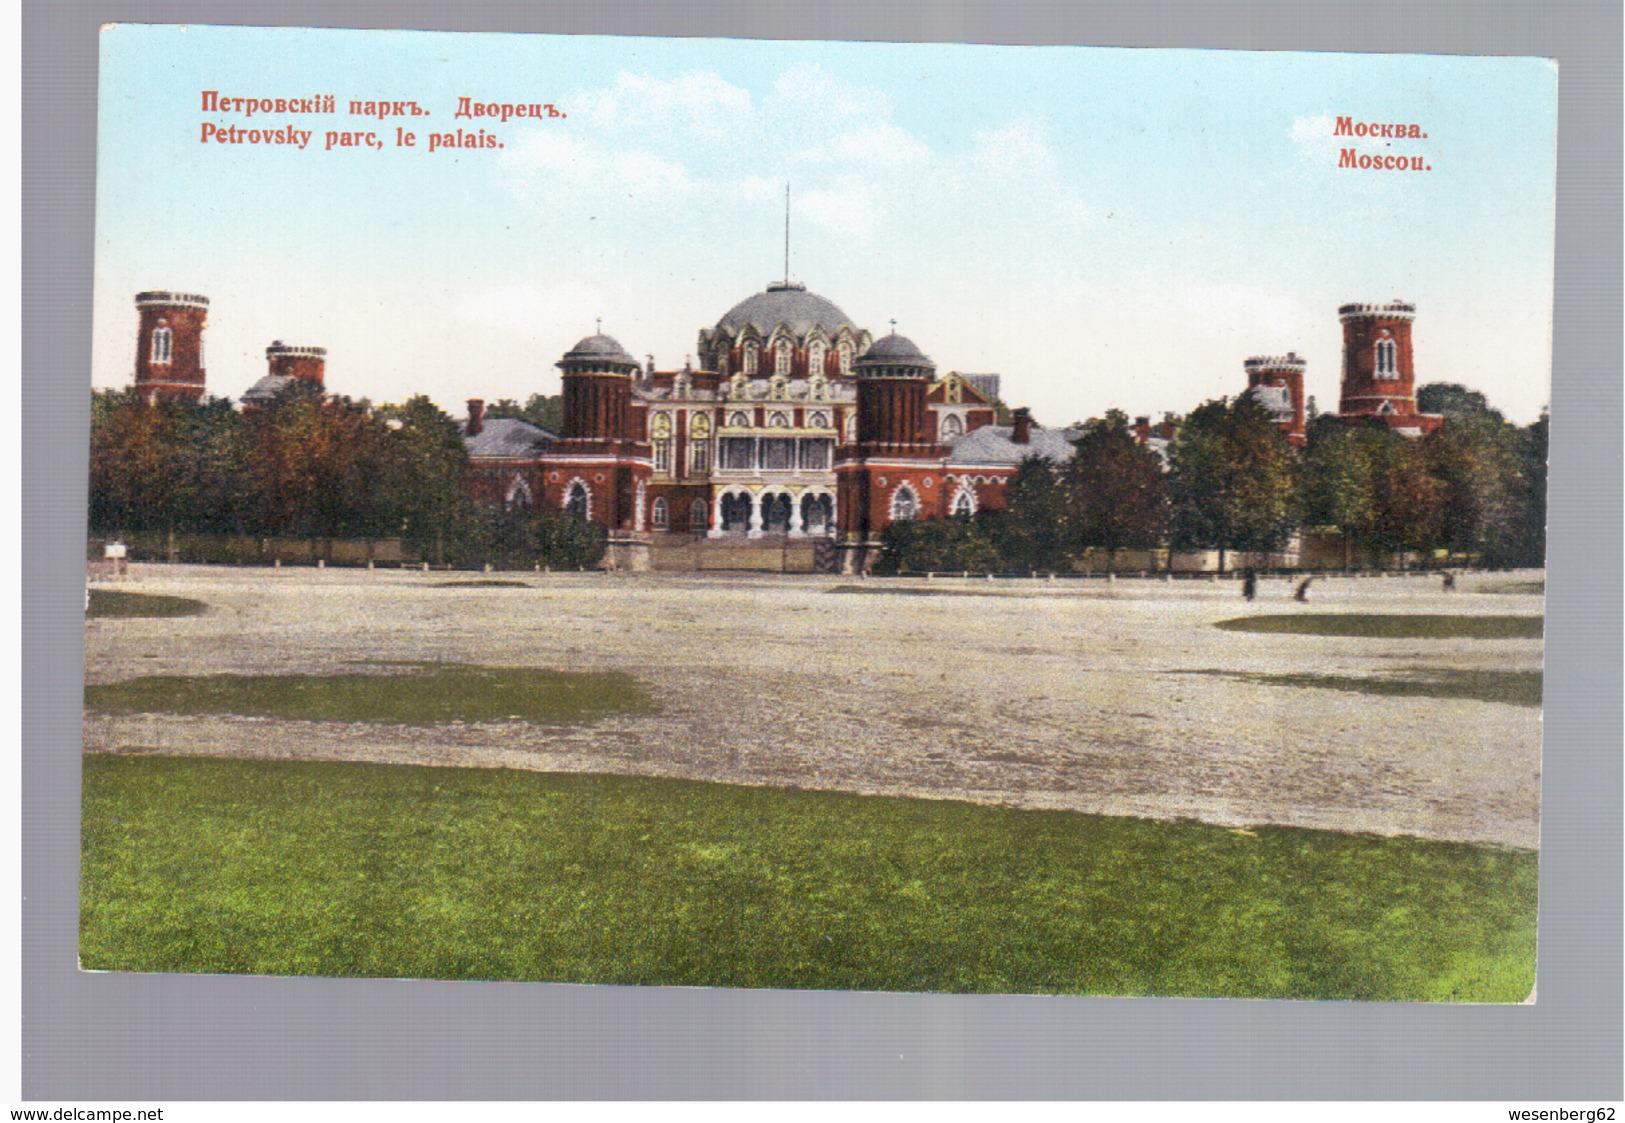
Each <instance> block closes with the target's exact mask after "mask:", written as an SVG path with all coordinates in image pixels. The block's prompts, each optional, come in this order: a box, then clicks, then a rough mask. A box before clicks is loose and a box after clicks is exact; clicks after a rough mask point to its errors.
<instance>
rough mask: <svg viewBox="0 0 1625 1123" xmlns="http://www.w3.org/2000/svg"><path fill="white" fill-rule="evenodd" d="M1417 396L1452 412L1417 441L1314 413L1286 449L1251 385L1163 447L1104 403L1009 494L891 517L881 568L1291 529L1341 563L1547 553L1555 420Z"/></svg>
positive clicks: (1030, 463) (1424, 405)
mask: <svg viewBox="0 0 1625 1123" xmlns="http://www.w3.org/2000/svg"><path fill="white" fill-rule="evenodd" d="M1417 405H1418V408H1419V409H1420V410H1422V411H1423V412H1427V413H1439V414H1443V415H1444V417H1445V423H1444V424H1443V425H1442V426H1441V427H1440V428H1439V429H1438V430H1436V431H1435V432H1433V433H1430V434H1428V435H1427V436H1424V437H1422V438H1420V439H1412V438H1407V437H1404V436H1401V435H1400V434H1399V433H1397V432H1395V431H1394V430H1393V429H1391V428H1389V427H1388V426H1387V425H1384V424H1382V423H1381V422H1380V421H1375V420H1373V421H1345V420H1343V419H1341V418H1339V417H1336V416H1333V415H1325V416H1318V417H1313V418H1312V419H1311V420H1310V422H1309V424H1308V427H1307V437H1308V442H1307V445H1306V446H1305V447H1304V448H1303V449H1302V450H1298V449H1295V448H1293V447H1292V446H1291V444H1290V443H1288V441H1287V440H1286V438H1285V436H1284V435H1283V434H1282V433H1281V431H1280V430H1279V429H1278V428H1277V427H1276V425H1275V423H1274V422H1273V421H1272V420H1271V418H1270V415H1269V414H1268V412H1266V411H1265V410H1264V409H1263V407H1262V406H1260V405H1259V404H1258V402H1257V401H1256V400H1255V399H1254V398H1252V397H1251V396H1250V395H1245V394H1244V395H1241V396H1240V397H1237V398H1235V399H1222V400H1217V401H1210V402H1207V403H1205V404H1204V405H1201V406H1199V407H1197V408H1196V409H1195V410H1192V411H1191V413H1190V414H1188V415H1187V416H1186V417H1184V418H1183V419H1176V434H1177V435H1176V436H1175V438H1174V440H1173V442H1172V444H1171V445H1170V447H1169V450H1168V457H1167V460H1166V461H1164V459H1163V457H1162V456H1161V455H1159V454H1158V453H1157V452H1156V451H1155V450H1153V449H1152V448H1150V447H1147V446H1145V445H1142V444H1140V443H1139V441H1138V440H1137V439H1136V437H1135V434H1134V432H1133V431H1132V430H1131V429H1130V427H1129V420H1128V418H1127V417H1126V416H1125V415H1123V414H1122V413H1120V412H1117V411H1115V410H1114V411H1111V412H1109V413H1107V414H1106V416H1105V417H1099V418H1094V419H1091V420H1090V421H1088V422H1086V423H1084V424H1082V425H1079V426H1076V427H1075V428H1076V429H1078V430H1080V433H1079V436H1078V437H1077V438H1076V439H1075V440H1074V441H1073V442H1072V443H1073V447H1074V449H1075V452H1074V454H1073V456H1072V458H1071V459H1070V460H1068V461H1066V462H1065V463H1062V464H1054V463H1051V462H1049V461H1046V460H1043V459H1041V458H1038V457H1031V458H1029V459H1027V460H1026V461H1024V462H1023V463H1022V464H1021V465H1020V467H1019V468H1018V469H1017V471H1016V473H1015V475H1014V476H1013V477H1012V478H1011V480H1010V483H1009V486H1008V491H1007V506H1006V507H1005V508H1003V509H1000V510H987V511H982V512H979V513H978V514H977V515H975V516H969V517H966V516H958V517H954V518H950V519H946V520H927V521H919V522H906V523H897V524H893V525H892V526H891V527H888V528H887V530H886V532H885V538H884V541H885V545H886V550H885V551H884V553H883V555H882V557H881V560H880V562H879V563H878V565H877V570H878V571H879V572H899V571H916V572H917V571H931V570H935V571H946V572H951V571H956V570H960V571H966V570H968V571H973V572H987V571H994V570H1002V571H1014V572H1026V571H1050V572H1064V571H1067V570H1071V569H1073V568H1075V567H1076V566H1077V564H1078V563H1079V561H1080V559H1083V558H1084V557H1085V556H1086V555H1087V556H1089V557H1096V556H1099V555H1104V564H1103V566H1102V568H1107V569H1110V568H1113V567H1114V564H1115V562H1116V560H1117V555H1118V554H1119V553H1120V552H1121V551H1125V550H1135V551H1147V550H1162V549H1167V550H1170V551H1190V550H1216V551H1218V552H1219V565H1220V568H1221V569H1222V568H1224V567H1225V566H1226V563H1227V559H1228V558H1229V556H1230V555H1233V554H1235V553H1238V552H1244V553H1248V554H1257V553H1271V552H1274V551H1278V550H1280V549H1282V548H1283V547H1285V546H1286V544H1287V542H1288V541H1289V540H1290V538H1291V537H1292V535H1293V534H1294V533H1296V532H1298V531H1300V530H1304V529H1311V528H1326V529H1333V528H1335V530H1336V531H1338V532H1340V534H1341V541H1342V543H1343V550H1344V556H1343V558H1342V559H1341V560H1342V563H1343V564H1344V565H1345V566H1354V565H1367V564H1377V565H1380V564H1384V563H1385V562H1387V561H1388V560H1389V559H1391V558H1393V557H1394V556H1396V555H1403V554H1422V555H1427V554H1431V553H1433V552H1434V551H1446V552H1448V554H1450V555H1453V556H1454V557H1456V558H1457V559H1459V560H1467V561H1472V562H1476V563H1477V564H1481V565H1485V566H1490V567H1496V568H1507V567H1514V566H1539V565H1543V564H1544V562H1545V555H1546V458H1547V429H1548V419H1547V417H1546V416H1545V415H1544V414H1543V415H1542V416H1541V418H1540V420H1538V421H1536V422H1534V423H1533V424H1531V425H1527V426H1522V427H1520V426H1517V425H1514V424H1512V423H1510V422H1508V421H1507V420H1506V419H1505V418H1504V417H1503V416H1502V415H1501V414H1500V413H1499V412H1498V411H1497V410H1495V409H1493V408H1491V407H1490V406H1489V404H1488V403H1487V402H1486V400H1485V399H1484V396H1483V395H1482V394H1480V393H1477V392H1476V391H1471V390H1468V389H1466V388H1464V387H1461V386H1457V385H1455V384H1452V383H1435V384H1433V385H1430V386H1424V387H1422V388H1421V389H1420V390H1419V391H1418V394H1417Z"/></svg>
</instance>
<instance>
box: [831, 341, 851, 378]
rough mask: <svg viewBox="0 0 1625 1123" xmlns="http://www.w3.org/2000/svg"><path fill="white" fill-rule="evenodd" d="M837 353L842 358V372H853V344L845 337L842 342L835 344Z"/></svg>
mask: <svg viewBox="0 0 1625 1123" xmlns="http://www.w3.org/2000/svg"><path fill="white" fill-rule="evenodd" d="M835 353H836V355H837V356H839V358H840V364H841V373H842V374H851V373H852V344H850V343H848V342H847V341H846V340H844V339H843V340H841V342H840V343H838V344H836V346H835Z"/></svg>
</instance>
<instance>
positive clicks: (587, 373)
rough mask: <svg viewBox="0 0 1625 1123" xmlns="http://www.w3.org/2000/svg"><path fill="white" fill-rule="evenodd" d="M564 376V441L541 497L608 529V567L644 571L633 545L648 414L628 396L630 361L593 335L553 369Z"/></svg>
mask: <svg viewBox="0 0 1625 1123" xmlns="http://www.w3.org/2000/svg"><path fill="white" fill-rule="evenodd" d="M557 366H558V368H559V369H560V370H561V371H563V372H564V377H563V381H564V419H563V426H562V427H563V430H564V433H563V436H562V437H561V438H560V439H559V440H558V441H556V442H555V443H554V444H553V446H552V451H551V456H550V459H549V464H548V471H547V473H546V478H545V479H544V481H543V495H544V496H545V497H546V501H547V502H548V503H549V504H550V505H551V506H553V507H555V508H560V507H562V508H564V509H565V510H569V511H574V512H575V513H576V514H578V515H580V516H581V517H582V518H584V519H588V520H590V521H592V522H595V523H598V524H599V525H601V526H603V527H605V528H607V529H608V530H609V535H610V555H609V556H610V559H611V564H614V565H622V566H627V567H630V568H644V567H646V566H647V564H648V559H647V556H646V553H643V554H640V553H639V550H640V549H645V550H646V547H641V546H640V544H639V542H638V541H637V538H638V536H640V535H642V533H643V531H644V530H645V527H644V525H643V512H642V496H643V494H644V491H645V489H646V487H647V485H648V480H649V475H650V446H649V440H648V434H647V430H648V412H647V409H646V408H645V406H644V404H643V402H642V401H641V400H639V399H637V398H636V397H635V396H634V395H633V393H632V382H633V379H634V378H636V377H637V375H638V372H639V370H640V368H639V366H638V363H637V360H635V359H633V358H632V356H631V355H629V354H627V351H626V348H624V347H622V346H621V345H620V343H618V342H617V341H616V340H615V339H613V338H611V337H610V336H607V335H604V334H603V333H602V332H599V333H597V334H594V335H589V336H587V337H586V338H585V339H583V340H581V341H580V342H579V343H577V344H576V345H575V346H574V347H572V348H570V350H568V351H566V352H565V354H564V357H563V358H562V359H560V360H559V361H558V363H557Z"/></svg>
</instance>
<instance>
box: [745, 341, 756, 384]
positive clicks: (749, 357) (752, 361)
mask: <svg viewBox="0 0 1625 1123" xmlns="http://www.w3.org/2000/svg"><path fill="white" fill-rule="evenodd" d="M758 357H759V352H758V349H757V346H756V344H755V342H751V343H747V344H745V374H746V375H747V376H748V377H750V378H754V377H756V361H757V358H758Z"/></svg>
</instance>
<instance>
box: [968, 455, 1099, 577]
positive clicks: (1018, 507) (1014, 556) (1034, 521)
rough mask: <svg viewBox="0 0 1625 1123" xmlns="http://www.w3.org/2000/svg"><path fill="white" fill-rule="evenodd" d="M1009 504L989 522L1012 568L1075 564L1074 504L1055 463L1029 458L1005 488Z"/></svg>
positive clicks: (1025, 568)
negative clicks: (1073, 559) (1073, 547)
mask: <svg viewBox="0 0 1625 1123" xmlns="http://www.w3.org/2000/svg"><path fill="white" fill-rule="evenodd" d="M1005 496H1006V499H1005V502H1006V507H1005V509H1004V510H1003V511H1002V512H997V513H992V512H990V514H989V517H988V518H987V519H986V520H985V524H986V527H987V530H988V533H989V535H990V537H991V539H992V541H993V544H994V546H995V547H996V548H997V550H998V552H999V557H1000V558H1001V560H1002V561H1003V563H1004V565H1005V566H1006V567H1008V568H1010V569H1013V570H1030V571H1038V570H1062V569H1068V568H1070V567H1071V560H1072V559H1071V551H1072V544H1073V542H1075V541H1076V538H1077V535H1076V532H1075V530H1074V529H1073V526H1072V518H1071V516H1072V512H1071V503H1070V500H1069V497H1068V495H1067V489H1066V485H1065V484H1064V483H1063V482H1062V479H1061V474H1060V472H1059V471H1057V469H1056V466H1055V465H1054V464H1052V463H1050V462H1049V461H1048V460H1045V459H1044V458H1043V457H1040V456H1029V457H1027V458H1026V459H1025V460H1023V461H1022V462H1021V464H1020V466H1019V467H1018V468H1017V469H1016V473H1015V475H1013V476H1011V477H1010V482H1009V484H1008V485H1007V487H1006V489H1005Z"/></svg>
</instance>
